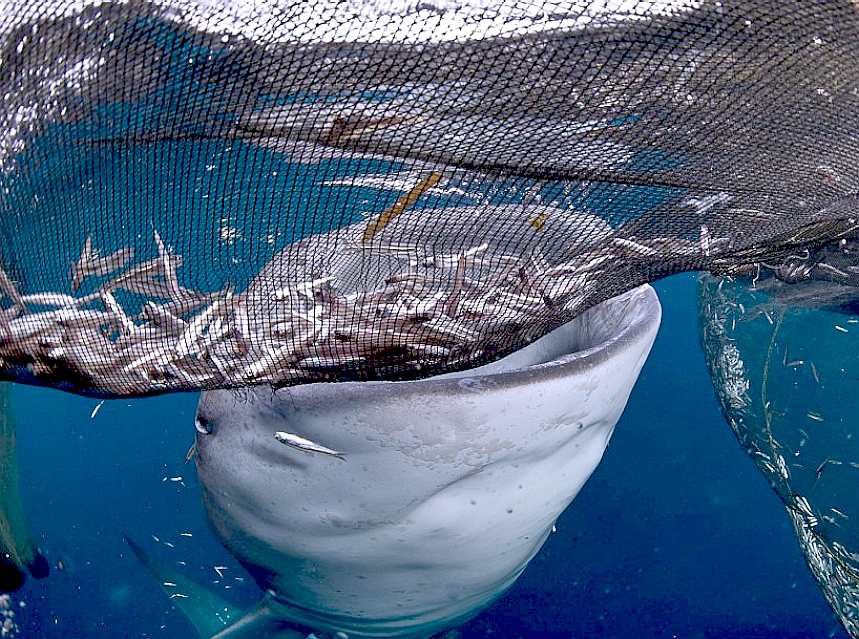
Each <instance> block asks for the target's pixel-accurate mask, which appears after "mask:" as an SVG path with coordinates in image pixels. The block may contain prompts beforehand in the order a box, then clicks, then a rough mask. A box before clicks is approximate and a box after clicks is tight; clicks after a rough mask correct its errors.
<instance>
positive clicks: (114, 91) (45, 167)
mask: <svg viewBox="0 0 859 639" xmlns="http://www.w3.org/2000/svg"><path fill="white" fill-rule="evenodd" d="M2 6H3V13H2V18H0V34H2V35H0V37H2V45H0V84H2V87H1V88H0V95H2V108H0V117H2V134H0V135H2V137H0V171H2V173H0V180H2V185H0V188H2V196H0V198H1V199H0V216H2V217H0V219H1V220H2V222H0V230H2V234H3V235H2V247H0V251H2V254H1V255H0V257H1V258H2V264H3V269H4V271H5V275H4V276H3V277H2V278H0V287H1V288H2V291H3V294H4V299H3V301H2V305H3V313H2V321H0V332H2V334H0V337H2V341H0V357H2V363H3V372H2V377H3V378H5V379H12V380H16V381H25V382H31V383H39V384H48V385H54V386H58V387H61V388H64V389H66V390H72V391H75V392H82V393H90V394H102V395H138V394H147V393H155V392H163V391H167V390H179V389H200V388H214V387H236V386H242V385H247V384H253V383H262V382H266V383H272V384H274V385H277V386H281V385H288V384H295V383H300V382H306V381H318V380H345V379H406V378H414V377H420V376H427V375H430V374H435V373H439V372H444V371H449V370H455V369H462V368H466V367H469V366H473V365H475V364H478V363H482V362H485V361H487V360H490V359H493V358H497V357H499V356H501V355H503V354H505V353H509V352H511V351H512V350H515V349H517V348H520V347H522V346H523V345H524V344H526V343H528V342H530V341H533V340H534V339H535V338H537V337H539V336H540V335H543V334H544V333H546V332H548V331H549V330H551V329H552V328H553V327H556V326H558V325H560V324H562V323H564V322H566V321H568V320H569V319H571V318H573V317H575V316H576V315H578V314H580V313H581V312H582V311H584V310H585V309H587V308H589V307H591V306H593V305H595V304H597V303H599V302H601V301H603V300H606V299H608V298H610V297H612V296H614V295H617V294H619V293H621V292H623V291H625V290H628V289H630V288H632V287H634V286H637V285H639V284H641V283H643V282H646V281H651V280H654V279H657V278H659V277H662V276H664V275H667V274H670V273H673V272H677V271H682V270H691V269H705V270H713V271H714V272H718V273H729V274H740V273H754V272H756V271H759V270H760V269H766V270H767V271H768V272H773V273H776V274H778V275H779V276H780V277H781V276H783V277H784V278H785V279H788V280H791V279H807V278H813V277H816V276H817V275H819V274H820V273H821V272H822V271H823V272H825V273H826V274H827V276H834V277H836V278H843V279H844V280H845V283H847V284H851V285H852V281H853V280H855V278H856V276H857V273H855V272H854V271H853V270H851V269H853V268H855V267H853V266H851V265H832V264H827V265H826V266H824V265H823V264H818V263H817V262H815V261H814V259H813V256H815V255H817V253H818V251H819V249H820V247H821V246H824V245H826V244H828V243H832V242H838V241H845V242H852V241H853V237H854V233H855V230H856V229H857V222H856V221H855V220H854V219H853V218H852V217H851V216H852V215H854V206H855V201H856V191H857V184H859V170H857V167H856V158H857V146H859V141H857V138H856V131H857V130H859V126H857V120H859V109H858V108H857V106H859V98H857V87H859V65H857V64H856V60H857V53H859V37H858V36H859V13H857V11H859V8H857V5H856V4H854V3H853V2H849V1H847V0H844V1H837V0H830V1H822V0H821V1H817V2H812V1H810V0H796V1H790V0H778V1H769V0H742V1H732V0H727V1H722V2H692V1H684V0H678V1H670V0H650V1H640V2H638V1H635V0H602V1H601V2H586V1H577V0H562V1H558V2H534V1H530V0H529V1H525V0H522V1H516V0H437V1H434V2H425V1H421V2H417V1H414V0H400V1H397V2H380V1H375V0H374V1H370V0H368V1H360V0H346V1H335V0H312V1H310V2H301V1H298V2H279V3H277V2H271V3H262V4H261V3H257V2H242V1H236V2H228V3H219V2H214V1H212V2H210V3H194V2H186V1H184V0H166V1H164V2H159V3H145V2H135V1H132V2H103V1H98V0H92V1H90V0H83V1H77V2H71V1H69V2H66V1H65V0H51V1H50V2H45V1H43V0H39V1H35V0H32V1H30V0H28V1H26V2H21V1H19V0H16V1H14V2H13V1H11V0H6V1H5V2H4V3H3V5H2Z"/></svg>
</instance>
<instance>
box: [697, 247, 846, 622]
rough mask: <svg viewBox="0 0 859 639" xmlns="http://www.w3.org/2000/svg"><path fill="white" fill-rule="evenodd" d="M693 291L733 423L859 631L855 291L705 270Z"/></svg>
mask: <svg viewBox="0 0 859 639" xmlns="http://www.w3.org/2000/svg"><path fill="white" fill-rule="evenodd" d="M842 257H843V256H842ZM832 261H833V260H832V259H831V258H830V259H829V260H828V262H826V263H829V262H832ZM839 277H840V276H839ZM698 299H699V311H700V322H701V339H702V345H703V347H704V353H705V356H706V359H707V364H708V366H709V368H710V374H711V376H712V379H713V383H714V386H715V388H716V394H717V396H718V397H719V400H720V402H721V404H722V409H723V412H724V413H725V416H726V418H727V421H728V423H729V425H730V426H731V429H732V430H733V431H734V434H735V435H736V436H737V439H738V440H739V442H740V444H741V445H742V446H743V448H744V449H745V450H746V452H747V453H748V454H749V455H750V457H751V458H752V459H753V460H754V462H755V464H756V465H757V466H758V468H759V469H760V470H761V472H762V473H763V474H764V476H765V477H766V478H767V480H768V481H769V482H770V484H771V485H772V487H773V489H774V490H775V491H776V493H777V494H778V495H779V497H780V498H781V499H782V501H783V502H784V504H785V507H786V508H787V512H788V514H789V516H790V518H791V521H792V523H793V526H794V529H795V531H796V534H797V538H798V540H799V543H800V546H801V547H802V550H803V552H804V554H805V558H806V561H807V563H808V566H809V568H810V569H811V572H812V573H813V574H814V576H815V578H816V579H817V581H818V583H819V584H820V587H821V590H822V591H823V593H824V595H825V597H826V599H827V601H828V602H829V604H830V605H831V606H832V609H833V610H834V611H835V613H836V614H837V615H838V617H839V619H840V620H841V622H842V624H843V626H844V628H845V629H846V630H847V631H848V633H849V634H850V635H851V636H852V637H857V636H859V548H857V545H856V534H857V522H859V508H857V503H856V498H855V491H854V490H853V486H854V484H855V479H856V477H855V475H856V473H859V450H857V440H856V438H855V436H854V434H855V415H856V408H857V406H856V391H855V387H856V383H857V380H859V375H857V373H859V371H857V365H856V357H855V339H856V333H857V332H859V316H857V312H858V311H859V308H857V306H856V295H855V290H850V289H849V288H848V287H845V286H844V285H843V284H838V283H833V282H813V281H806V282H803V283H801V284H786V283H784V282H781V281H779V280H777V279H776V278H775V277H774V275H773V274H767V273H763V274H761V275H760V276H759V277H758V278H752V277H747V278H736V279H735V278H715V277H712V276H703V277H702V278H701V282H700V289H699V298H698Z"/></svg>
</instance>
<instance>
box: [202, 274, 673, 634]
mask: <svg viewBox="0 0 859 639" xmlns="http://www.w3.org/2000/svg"><path fill="white" fill-rule="evenodd" d="M660 314H661V311H660V307H659V302H658V300H657V298H656V295H655V293H654V292H653V290H652V289H651V288H650V287H649V286H643V287H641V288H638V289H635V290H634V291H631V292H629V293H627V294H625V295H623V296H620V297H617V298H614V299H612V300H609V301H607V302H604V303H603V304H601V305H599V306H597V307H594V308H593V309H591V310H590V311H588V312H586V313H584V314H582V315H581V316H580V317H578V318H576V319H575V320H573V321H572V322H570V323H568V324H566V325H564V326H562V327H560V328H558V329H557V330H555V331H554V332H552V333H550V334H548V335H546V336H544V337H543V338H541V339H540V340H537V341H536V342H534V343H533V344H531V345H530V346H528V347H526V348H524V349H522V350H520V351H518V352H517V353H514V354H513V355H510V356H509V357H506V358H504V359H501V360H498V361H497V362H494V363H492V364H489V365H486V366H483V367H480V368H477V369H472V370H470V371H466V372H462V373H455V374H450V375H445V376H439V377H434V378H429V379H425V380H420V381H409V382H363V383H337V384H311V385H306V386H299V387H295V388H290V389H285V390H281V391H278V392H276V393H273V392H272V390H271V389H270V388H266V389H263V388H258V389H254V390H252V391H250V392H248V391H245V392H244V393H243V394H241V393H237V392H232V391H212V392H206V393H203V395H202V397H201V400H200V405H199V409H198V434H197V457H196V459H197V467H198V472H199V477H200V481H201V484H202V486H203V493H204V503H205V506H206V509H207V513H208V516H209V518H210V520H211V523H212V524H213V527H214V529H215V531H216V533H217V534H218V536H219V537H220V539H221V540H222V542H223V543H224V545H225V546H226V547H227V548H228V549H229V550H230V551H231V552H232V553H233V554H234V555H235V556H236V557H237V558H238V559H239V560H240V561H241V562H242V563H243V564H244V565H245V566H247V567H248V569H249V570H250V572H251V574H252V575H253V576H254V577H255V579H256V580H257V582H258V583H259V585H260V586H261V587H262V588H264V589H266V590H270V591H271V592H272V593H273V595H272V597H271V598H269V601H268V604H269V610H270V612H271V613H272V614H274V615H275V616H279V617H280V618H282V619H283V620H285V621H286V620H290V621H294V622H296V623H297V624H299V625H302V626H305V627H308V628H312V629H315V630H319V631H331V632H334V631H343V632H346V633H347V634H348V635H349V636H350V637H412V638H415V639H421V638H423V637H429V636H431V635H432V634H434V633H438V632H440V631H442V630H444V629H447V628H450V627H453V626H455V625H457V624H460V623H462V622H464V621H466V620H467V619H469V618H471V617H473V616H474V615H476V614H477V613H478V612H479V611H480V610H481V609H483V608H485V607H486V606H488V605H489V604H490V603H492V601H494V600H495V599H496V598H497V597H499V596H500V595H501V594H503V593H504V591H505V590H507V589H508V588H509V587H510V586H511V585H512V584H513V583H514V582H515V580H516V578H517V577H518V576H519V575H520V574H521V572H522V571H523V570H524V569H525V566H526V565H527V563H528V562H529V561H530V559H531V558H532V557H533V556H534V555H535V554H536V553H537V551H538V550H539V549H540V547H541V545H542V544H543V542H544V541H545V540H546V538H547V536H548V535H549V533H550V531H551V530H552V527H553V524H554V522H555V520H556V518H557V517H558V516H559V515H560V514H561V512H562V511H563V510H564V508H566V507H567V505H568V504H569V503H570V502H571V501H572V499H573V498H574V497H575V496H576V494H577V493H578V492H579V490H580V489H581V487H582V486H583V485H584V483H585V481H586V480H587V479H588V477H589V476H590V474H591V473H592V472H593V471H594V469H595V468H596V466H597V464H598V463H599V461H600V459H601V458H602V454H603V452H604V450H605V448H606V446H607V445H608V441H609V438H610V437H611V434H612V431H613V429H614V426H615V424H616V423H617V420H618V419H619V417H620V415H621V413H622V411H623V409H624V407H625V405H626V401H627V399H628V397H629V393H630V392H631V390H632V387H633V385H634V383H635V381H636V379H637V377H638V374H639V371H640V369H641V367H642V365H643V363H644V360H645V359H646V357H647V355H648V353H649V351H650V348H651V346H652V344H653V340H654V338H655V335H656V332H657V329H658V326H659V322H660ZM276 432H288V433H291V434H294V435H295V436H297V437H298V438H301V439H296V441H310V442H314V445H315V446H319V447H324V449H326V450H330V451H337V452H338V455H337V456H334V455H329V454H320V453H318V452H313V451H312V450H306V449H300V448H296V447H293V446H288V445H284V443H283V440H284V438H285V437H284V435H282V434H281V435H280V436H279V437H280V440H278V439H277V438H275V433H276ZM293 439H295V438H293Z"/></svg>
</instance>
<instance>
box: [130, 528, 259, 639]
mask: <svg viewBox="0 0 859 639" xmlns="http://www.w3.org/2000/svg"><path fill="white" fill-rule="evenodd" d="M123 538H124V539H125V543H126V544H128V547H129V548H131V552H133V553H134V555H135V556H136V557H137V559H138V560H139V561H140V563H142V564H143V565H144V566H146V568H147V569H148V570H149V572H150V573H151V574H152V576H153V577H155V579H157V580H158V583H159V584H160V586H161V589H162V590H163V591H164V592H165V593H166V594H167V596H168V597H170V601H172V602H173V603H174V604H176V607H177V608H179V610H181V611H182V613H183V614H184V615H185V616H186V617H187V618H188V620H189V621H190V622H191V624H192V625H193V626H194V628H195V629H196V630H197V633H198V634H199V635H200V637H202V638H203V639H209V637H212V636H221V635H220V634H218V633H220V632H221V631H222V630H224V629H225V628H227V627H228V626H230V624H232V623H233V622H235V621H236V620H239V621H241V619H242V618H243V616H242V615H243V611H242V610H241V609H240V608H238V607H236V606H234V605H232V604H231V603H230V602H229V601H227V600H226V599H224V598H223V597H221V596H220V595H218V594H217V593H215V592H212V591H211V590H210V589H209V588H206V587H205V586H202V585H200V584H198V583H197V582H196V581H194V580H193V579H190V578H189V577H188V576H186V575H184V574H182V573H180V572H179V571H178V570H174V569H173V568H170V567H168V566H166V565H164V564H162V563H159V562H157V561H156V560H155V559H153V558H152V557H151V556H149V554H148V553H147V552H146V551H145V550H144V549H143V547H142V546H140V544H138V543H137V542H135V541H134V540H133V539H131V538H129V536H128V535H125V534H123ZM227 636H230V635H227Z"/></svg>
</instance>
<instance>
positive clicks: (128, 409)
mask: <svg viewBox="0 0 859 639" xmlns="http://www.w3.org/2000/svg"><path fill="white" fill-rule="evenodd" d="M657 289H658V292H659V294H660V298H661V300H662V303H663V306H664V311H665V313H664V320H663V325H662V329H661V331H660V335H659V337H658V339H657V341H656V345H655V347H654V349H653V352H652V354H651V356H650V359H649V360H648V362H647V364H646V366H645V368H644V371H643V373H642V376H641V379H640V380H639V383H638V385H637V386H636V388H635V390H634V392H633V394H632V397H631V399H630V403H629V406H628V408H627V410H626V413H625V414H624V417H623V419H622V420H621V421H620V423H619V425H618V427H617V430H616V432H615V435H614V439H613V440H612V443H611V445H610V447H609V449H608V452H607V453H606V456H605V458H604V460H603V463H602V464H601V466H600V467H599V468H598V470H597V471H596V473H595V474H594V475H593V477H592V478H591V480H590V481H589V483H588V484H587V485H586V487H585V488H584V490H583V491H582V493H581V494H580V495H579V497H578V498H577V500H576V501H575V502H574V503H573V505H572V506H571V507H570V508H569V509H568V511H567V512H566V513H565V514H564V516H563V517H562V518H561V519H560V520H559V522H558V526H557V533H556V534H554V535H552V536H551V537H550V539H549V541H548V543H547V544H546V546H545V547H544V549H543V551H542V552H541V553H540V554H539V555H538V556H537V558H536V559H535V560H534V561H533V563H532V564H531V566H530V567H529V568H528V570H527V571H526V572H525V574H524V576H523V577H522V578H521V580H520V581H519V582H518V584H517V585H516V587H515V588H514V589H513V590H512V591H511V592H510V593H509V594H508V595H507V596H506V597H504V598H503V599H502V600H501V601H499V602H498V603H497V604H496V605H495V606H494V607H493V608H491V609H490V610H488V611H487V612H485V613H484V614H482V615H481V616H480V617H479V618H477V619H476V620H475V621H473V622H471V623H470V624H469V625H468V626H467V627H466V628H465V629H464V636H465V637H466V638H477V637H489V636H491V637H511V638H516V637H587V638H592V637H609V638H612V637H624V638H625V637H630V638H633V637H634V638H637V639H647V638H651V637H653V638H656V637H660V638H661V637H666V638H671V637H679V638H690V639H692V638H705V637H732V638H744V639H755V638H763V637H786V638H788V637H792V638H800V637H808V638H812V637H815V638H816V637H839V638H840V637H844V636H845V635H844V634H843V632H842V631H841V630H840V627H839V626H838V624H837V622H836V621H835V620H834V618H833V617H832V615H831V613H830V611H829V608H828V607H827V605H826V604H825V602H824V600H823V598H822V596H821V594H820V593H819V591H818V589H817V587H816V585H815V583H814V581H813V579H812V577H811V576H810V574H809V572H808V571H807V569H806V567H805V563H804V560H803V558H802V555H801V553H800V551H799V548H798V546H797V543H796V540H795V538H794V535H793V531H792V529H791V527H790V525H789V522H788V519H787V517H786V516H785V514H784V512H783V509H782V506H781V502H780V501H779V500H778V499H777V497H776V496H775V495H774V494H773V493H772V491H771V490H770V488H769V486H768V485H767V484H766V482H765V481H764V479H763V478H762V476H761V475H760V474H759V472H758V471H757V469H756V468H755V467H754V465H753V464H752V462H751V460H750V459H749V458H748V457H747V456H746V454H745V453H744V452H743V451H742V450H741V449H740V447H739V446H738V445H737V444H736V442H735V440H734V437H733V435H732V434H731V432H730V430H729V429H728V427H727V425H726V424H725V422H724V420H723V418H722V416H721V414H720V413H719V409H718V406H717V403H716V400H715V397H714V394H713V390H712V388H711V385H710V381H709V378H708V377H707V373H706V369H705V366H704V360H703V357H702V354H701V352H700V347H699V346H698V338H697V325H696V309H695V298H694V293H695V288H694V279H693V277H692V276H690V275H683V276H677V277H673V278H671V279H669V280H666V281H663V282H660V283H658V284H657ZM13 401H14V403H15V411H16V415H17V421H18V433H19V435H18V436H19V455H20V464H21V474H22V490H23V497H24V501H25V506H26V508H27V510H28V512H29V514H30V517H31V524H32V528H33V529H34V531H35V534H36V536H37V537H38V539H39V540H40V542H39V543H41V544H42V546H43V548H44V550H45V552H46V553H47V554H48V556H49V558H50V559H51V561H52V562H55V561H57V560H62V561H63V563H64V564H65V571H63V572H55V573H54V574H52V575H51V577H49V578H48V579H46V580H44V581H39V582H34V581H30V582H28V584H27V585H26V586H25V587H24V588H23V589H22V590H21V591H20V592H19V593H16V595H14V597H15V601H16V605H18V603H20V604H22V605H24V607H22V608H20V610H19V612H18V614H17V617H16V619H17V621H18V623H19V626H20V633H19V636H22V637H44V638H45V639H61V638H62V639H73V638H78V637H85V638H90V637H117V638H122V637H127V638H135V639H138V638H143V637H156V638H161V639H186V638H188V637H193V636H195V635H194V630H193V628H192V627H191V626H190V624H188V622H187V621H186V620H185V619H184V618H183V617H182V615H181V613H179V612H178V611H177V610H176V609H175V608H173V607H172V605H171V603H170V601H169V600H168V599H167V598H166V597H165V595H164V594H163V593H162V591H161V590H160V589H159V587H158V585H157V584H156V583H154V582H153V581H152V579H151V578H150V576H149V575H148V574H147V573H146V572H145V571H144V570H143V569H142V568H141V567H140V566H139V564H138V563H137V562H136V560H135V559H134V558H133V557H132V556H130V554H129V552H128V551H127V549H126V547H125V545H124V543H123V541H122V533H123V531H127V532H128V533H130V534H132V535H133V536H135V537H137V538H138V539H140V540H142V541H143V542H145V543H146V544H147V547H149V548H150V549H152V550H153V552H155V553H156V554H157V556H158V557H159V558H160V559H161V560H163V561H165V562H177V561H184V562H186V564H187V566H186V567H185V569H186V570H187V571H188V574H190V575H193V576H194V577H195V578H197V579H198V580H200V581H202V582H204V583H211V584H212V585H213V587H214V588H216V589H220V590H221V592H222V593H223V594H224V596H226V597H228V598H230V599H232V600H234V601H235V602H237V603H246V604H248V605H249V604H251V603H252V602H253V601H254V600H255V599H256V597H257V596H258V595H259V593H258V591H257V589H256V587H255V586H254V585H253V583H252V582H251V581H250V579H249V578H248V577H247V575H246V574H245V573H244V572H243V571H242V569H241V567H240V566H238V565H237V564H236V563H235V562H234V561H233V560H232V559H231V557H230V555H229V554H228V553H227V552H226V551H225V550H224V549H223V548H222V547H221V546H220V545H219V543H218V542H217V540H216V539H215V537H214V536H213V535H212V533H211V532H210V531H209V530H208V528H207V523H206V520H205V517H204V515H203V511H202V507H201V504H200V491H199V487H198V484H197V482H196V478H195V473H194V469H193V466H192V465H185V464H184V457H185V453H186V451H187V450H188V447H189V446H190V444H191V442H192V440H193V432H194V427H193V414H194V407H195V402H196V396H194V395H174V396H167V397H159V398H153V399H147V400H138V401H108V402H106V403H105V404H104V406H102V408H101V410H100V411H99V413H98V414H97V416H96V417H95V419H91V418H90V414H91V412H92V410H93V409H94V408H95V406H96V403H97V402H96V401H95V400H92V399H84V398H80V397H75V396H72V395H67V394H62V393H60V392H57V391H49V390H43V389H36V388H30V387H16V388H15V389H14V391H13ZM179 476H181V477H182V478H183V479H182V481H181V482H179V481H170V480H169V479H167V480H166V481H165V479H164V478H165V477H166V478H170V477H179ZM180 533H191V534H192V537H187V536H182V535H181V534H180ZM153 535H154V536H155V537H157V538H158V539H159V540H160V543H156V542H155V540H154V539H153V537H152V536H153ZM168 544H172V547H171V546H170V545H168ZM215 565H220V566H227V567H228V568H227V570H226V571H224V579H220V580H219V578H218V575H217V574H216V573H215V571H214V570H213V566H215ZM216 581H217V582H218V583H213V582H216Z"/></svg>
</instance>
